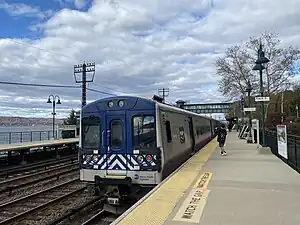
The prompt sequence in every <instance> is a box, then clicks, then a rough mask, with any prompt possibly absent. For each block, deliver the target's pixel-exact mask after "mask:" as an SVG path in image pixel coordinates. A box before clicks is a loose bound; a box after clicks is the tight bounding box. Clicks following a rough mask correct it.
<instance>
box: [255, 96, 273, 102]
mask: <svg viewBox="0 0 300 225" xmlns="http://www.w3.org/2000/svg"><path fill="white" fill-rule="evenodd" d="M255 101H256V102H269V101H270V97H255Z"/></svg>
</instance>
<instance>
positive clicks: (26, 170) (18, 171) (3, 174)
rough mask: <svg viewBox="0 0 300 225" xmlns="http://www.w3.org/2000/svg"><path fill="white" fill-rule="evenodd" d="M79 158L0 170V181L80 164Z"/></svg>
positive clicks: (72, 157)
mask: <svg viewBox="0 0 300 225" xmlns="http://www.w3.org/2000/svg"><path fill="white" fill-rule="evenodd" d="M77 161H78V156H77V155H72V156H68V157H64V158H62V159H60V160H57V159H52V160H47V161H43V162H38V163H32V164H28V165H22V166H15V167H8V168H4V169H1V170H0V179H1V180H6V179H10V178H15V177H18V176H22V175H27V174H30V173H34V172H39V171H44V170H47V169H49V168H53V167H57V166H60V165H66V164H73V163H78V162H77Z"/></svg>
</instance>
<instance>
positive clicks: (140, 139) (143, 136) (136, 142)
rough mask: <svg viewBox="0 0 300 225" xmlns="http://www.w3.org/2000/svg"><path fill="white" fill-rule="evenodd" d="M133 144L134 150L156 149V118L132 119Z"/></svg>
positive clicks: (136, 117) (137, 117)
mask: <svg viewBox="0 0 300 225" xmlns="http://www.w3.org/2000/svg"><path fill="white" fill-rule="evenodd" d="M132 143H133V147H134V148H154V147H155V145H156V134H155V120H154V116H134V117H132Z"/></svg>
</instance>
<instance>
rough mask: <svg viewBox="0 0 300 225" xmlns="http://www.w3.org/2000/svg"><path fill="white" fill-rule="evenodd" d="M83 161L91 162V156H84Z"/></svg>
mask: <svg viewBox="0 0 300 225" xmlns="http://www.w3.org/2000/svg"><path fill="white" fill-rule="evenodd" d="M85 159H86V160H85V161H86V162H87V163H89V162H90V161H91V159H92V156H91V155H86V157H85Z"/></svg>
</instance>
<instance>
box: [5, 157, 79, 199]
mask: <svg viewBox="0 0 300 225" xmlns="http://www.w3.org/2000/svg"><path fill="white" fill-rule="evenodd" d="M78 170H79V168H78V164H77V163H76V164H69V165H63V166H57V167H54V168H51V169H48V170H45V171H40V172H36V173H31V174H29V175H24V176H20V177H16V178H13V179H8V180H5V181H1V182H0V194H2V193H5V192H7V193H8V196H11V194H12V192H13V191H14V190H16V189H19V188H23V187H26V186H30V185H33V184H37V183H39V182H42V181H46V180H51V179H55V178H56V179H57V180H58V179H59V177H61V176H63V175H66V174H69V173H72V172H77V171H78Z"/></svg>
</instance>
